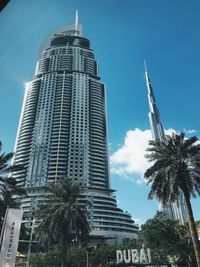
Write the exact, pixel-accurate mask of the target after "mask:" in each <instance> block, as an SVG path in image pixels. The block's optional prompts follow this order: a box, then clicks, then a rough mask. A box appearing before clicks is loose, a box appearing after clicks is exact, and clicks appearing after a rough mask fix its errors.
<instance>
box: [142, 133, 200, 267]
mask: <svg viewBox="0 0 200 267" xmlns="http://www.w3.org/2000/svg"><path fill="white" fill-rule="evenodd" d="M197 141H198V138H197V137H196V136H193V137H191V138H189V139H186V138H185V135H184V133H181V134H180V135H177V134H173V135H172V136H166V138H165V139H163V140H161V141H160V140H152V141H150V142H149V145H150V146H149V148H148V149H147V152H150V153H148V154H147V155H146V158H147V159H148V161H149V162H153V165H152V166H151V167H150V168H149V169H147V170H146V172H145V174H144V177H145V178H146V179H147V180H148V184H150V185H151V190H150V192H149V196H148V197H149V199H152V198H154V197H156V198H157V199H158V200H159V201H160V202H161V203H163V204H166V203H167V202H175V201H177V200H178V195H179V192H180V191H182V192H183V195H184V197H185V203H186V207H187V211H188V219H189V228H190V233H191V238H192V242H193V247H194V250H195V256H196V261H197V265H198V267H200V244H199V241H198V236H197V230H196V225H195V222H194V216H193V212H192V207H191V203H190V198H191V197H197V195H198V196H199V195H200V144H199V142H197Z"/></svg>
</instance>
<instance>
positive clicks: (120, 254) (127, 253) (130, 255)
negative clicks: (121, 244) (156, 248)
mask: <svg viewBox="0 0 200 267" xmlns="http://www.w3.org/2000/svg"><path fill="white" fill-rule="evenodd" d="M116 256H117V264H121V263H151V262H152V261H151V251H150V249H149V248H147V249H144V248H141V249H140V250H138V249H128V250H117V251H116Z"/></svg>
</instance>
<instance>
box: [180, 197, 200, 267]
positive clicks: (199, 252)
mask: <svg viewBox="0 0 200 267" xmlns="http://www.w3.org/2000/svg"><path fill="white" fill-rule="evenodd" d="M184 195H185V202H186V207H187V211H188V219H189V228H190V233H191V237H192V243H193V247H194V252H195V256H196V261H197V266H198V267H200V244H199V240H198V235H197V229H196V224H195V221H194V216H193V212H192V207H191V203H190V199H189V197H187V196H186V194H184Z"/></svg>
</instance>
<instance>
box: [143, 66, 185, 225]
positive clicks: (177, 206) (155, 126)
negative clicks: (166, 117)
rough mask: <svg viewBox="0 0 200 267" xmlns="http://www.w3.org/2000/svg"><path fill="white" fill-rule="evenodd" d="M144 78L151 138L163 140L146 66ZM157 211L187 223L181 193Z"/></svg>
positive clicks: (163, 135) (161, 126) (162, 129)
mask: <svg viewBox="0 0 200 267" xmlns="http://www.w3.org/2000/svg"><path fill="white" fill-rule="evenodd" d="M145 78H146V84H147V90H148V102H149V109H150V112H149V114H148V115H149V122H150V127H151V133H152V138H153V139H158V140H163V139H164V138H165V132H164V128H163V125H162V123H161V121H160V114H159V110H158V107H157V104H156V99H155V96H154V93H153V88H152V85H151V81H150V78H149V75H148V73H147V68H146V65H145ZM159 210H160V211H164V212H165V213H166V214H167V215H168V217H169V218H170V219H175V220H179V221H180V222H181V223H182V224H183V223H185V222H187V221H188V215H187V210H186V206H185V200H184V196H183V193H182V192H181V191H180V192H179V198H178V201H177V202H174V203H168V204H166V205H162V204H161V203H159Z"/></svg>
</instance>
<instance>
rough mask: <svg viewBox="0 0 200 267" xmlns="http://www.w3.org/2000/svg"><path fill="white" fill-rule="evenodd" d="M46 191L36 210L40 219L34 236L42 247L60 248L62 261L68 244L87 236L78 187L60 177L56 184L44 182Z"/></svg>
mask: <svg viewBox="0 0 200 267" xmlns="http://www.w3.org/2000/svg"><path fill="white" fill-rule="evenodd" d="M46 190H47V191H48V192H49V193H50V194H49V197H48V199H46V200H45V201H44V202H43V203H42V204H41V205H40V206H39V209H38V210H37V211H36V216H37V218H38V219H39V220H40V223H39V225H38V227H37V230H36V236H37V238H38V240H39V242H40V244H41V245H43V246H45V247H46V248H48V249H49V248H52V247H56V248H60V249H61V251H62V253H61V254H62V257H63V264H64V263H65V261H66V254H67V250H68V249H69V247H70V245H71V244H75V243H76V244H81V243H85V242H87V241H88V238H89V224H88V222H87V218H86V214H85V212H84V210H83V209H81V208H80V205H79V204H78V196H79V194H80V186H79V184H78V183H72V182H71V180H70V179H68V178H62V179H60V180H59V181H58V182H57V183H51V184H50V183H49V184H47V185H46Z"/></svg>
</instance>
